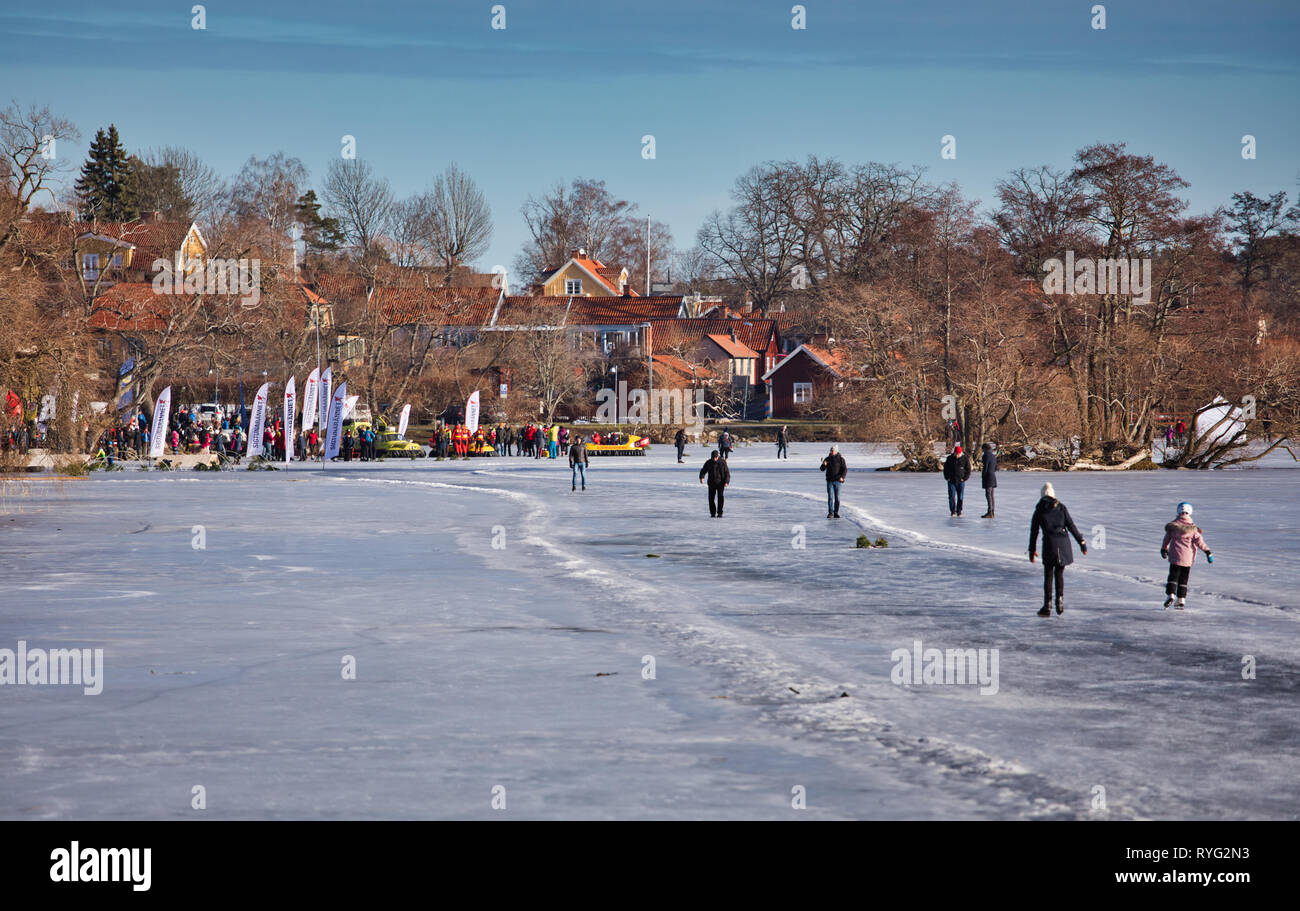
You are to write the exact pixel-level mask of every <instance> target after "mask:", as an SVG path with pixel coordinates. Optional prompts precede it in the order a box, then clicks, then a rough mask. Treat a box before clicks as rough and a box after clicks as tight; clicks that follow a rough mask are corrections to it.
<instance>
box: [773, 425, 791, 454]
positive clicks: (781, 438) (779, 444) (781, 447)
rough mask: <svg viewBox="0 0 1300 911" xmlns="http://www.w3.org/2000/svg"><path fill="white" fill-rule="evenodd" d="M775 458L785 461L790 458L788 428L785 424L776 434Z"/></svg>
mask: <svg viewBox="0 0 1300 911" xmlns="http://www.w3.org/2000/svg"><path fill="white" fill-rule="evenodd" d="M776 457H777V458H778V459H780V458H782V457H784V458H785V459H786V460H787V461H788V460H789V458H790V428H788V427H787V426H786V425H785V424H782V425H781V429H780V430H778V431H777V432H776Z"/></svg>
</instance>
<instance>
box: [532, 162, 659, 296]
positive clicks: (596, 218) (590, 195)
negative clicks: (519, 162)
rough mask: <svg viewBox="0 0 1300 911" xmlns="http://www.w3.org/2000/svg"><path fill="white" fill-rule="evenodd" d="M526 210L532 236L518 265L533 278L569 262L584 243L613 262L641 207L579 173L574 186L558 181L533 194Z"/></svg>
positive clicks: (589, 251) (591, 252)
mask: <svg viewBox="0 0 1300 911" xmlns="http://www.w3.org/2000/svg"><path fill="white" fill-rule="evenodd" d="M521 211H522V212H523V216H524V222H525V223H526V224H527V225H528V231H529V233H530V234H531V235H532V239H531V241H530V242H529V243H528V245H527V246H525V248H524V250H523V252H522V253H520V255H519V257H518V259H517V260H516V264H515V269H516V271H517V272H518V273H519V274H520V275H521V277H522V278H523V280H524V281H525V283H527V282H532V281H536V280H537V279H538V278H539V277H540V276H541V274H542V273H543V272H545V271H546V270H547V269H554V268H556V267H557V266H560V265H563V264H564V262H565V260H567V259H568V258H569V252H570V251H571V250H575V249H579V248H581V249H584V250H586V251H587V255H588V256H590V257H593V258H595V259H599V260H603V261H605V262H610V263H611V264H612V263H613V261H614V258H615V257H616V256H619V255H621V254H622V252H623V251H622V249H621V243H620V241H621V240H622V239H623V237H625V235H626V231H627V219H628V216H630V215H633V214H634V213H635V212H636V206H635V205H633V204H632V203H630V202H628V201H627V200H624V199H617V198H616V197H614V196H613V195H612V194H611V193H610V192H609V191H608V190H607V189H606V188H605V181H603V180H585V179H582V178H579V179H578V180H575V181H573V183H572V185H571V186H568V187H566V186H564V184H562V183H560V184H556V185H555V186H554V187H553V188H552V189H551V190H550V192H549V193H547V194H545V195H543V196H542V197H541V198H534V197H532V196H530V197H528V200H527V201H526V202H525V203H524V205H523V207H522V209H521Z"/></svg>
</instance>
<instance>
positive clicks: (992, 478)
mask: <svg viewBox="0 0 1300 911" xmlns="http://www.w3.org/2000/svg"><path fill="white" fill-rule="evenodd" d="M980 486H981V487H983V488H984V500H985V501H986V502H987V503H988V505H989V511H988V512H986V513H984V515H982V516H980V518H981V519H991V518H993V491H994V490H996V489H997V486H998V457H997V453H995V452H994V451H993V444H992V443H985V444H984V452H983V454H982V455H981V456H980Z"/></svg>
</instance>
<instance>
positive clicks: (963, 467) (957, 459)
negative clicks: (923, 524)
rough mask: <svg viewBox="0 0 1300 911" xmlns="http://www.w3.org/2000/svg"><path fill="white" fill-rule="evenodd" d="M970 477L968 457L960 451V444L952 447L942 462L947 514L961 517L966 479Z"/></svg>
mask: <svg viewBox="0 0 1300 911" xmlns="http://www.w3.org/2000/svg"><path fill="white" fill-rule="evenodd" d="M969 477H970V457H969V456H968V455H966V453H964V452H962V451H961V444H960V443H958V444H957V445H956V446H954V447H953V450H952V452H951V453H949V455H948V458H946V459H944V461H943V479H944V480H945V481H947V482H948V514H949V515H953V516H959V515H961V506H962V498H963V496H965V493H966V479H967V478H969Z"/></svg>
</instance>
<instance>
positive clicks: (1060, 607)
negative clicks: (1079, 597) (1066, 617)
mask: <svg viewBox="0 0 1300 911" xmlns="http://www.w3.org/2000/svg"><path fill="white" fill-rule="evenodd" d="M1056 612H1057V613H1058V614H1063V613H1065V605H1064V604H1062V603H1061V599H1060V598H1057V599H1056Z"/></svg>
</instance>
